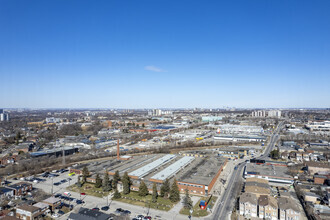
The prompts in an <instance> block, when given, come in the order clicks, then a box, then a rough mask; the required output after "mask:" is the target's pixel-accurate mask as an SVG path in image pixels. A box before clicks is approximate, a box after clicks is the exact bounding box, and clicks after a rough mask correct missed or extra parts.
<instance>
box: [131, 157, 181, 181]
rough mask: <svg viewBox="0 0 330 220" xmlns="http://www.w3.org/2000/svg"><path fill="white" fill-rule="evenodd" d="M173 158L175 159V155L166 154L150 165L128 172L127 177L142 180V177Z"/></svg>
mask: <svg viewBox="0 0 330 220" xmlns="http://www.w3.org/2000/svg"><path fill="white" fill-rule="evenodd" d="M175 157H176V155H174V154H166V155H165V156H163V157H161V158H158V159H157V160H153V161H151V162H150V163H148V164H146V165H144V166H143V167H140V168H138V169H137V170H134V171H132V172H130V173H129V174H128V175H130V176H136V177H138V178H142V177H144V176H146V175H148V174H149V173H151V172H152V171H153V170H154V169H156V168H158V167H160V166H162V165H164V164H167V163H168V162H170V161H171V160H172V159H174V158H175Z"/></svg>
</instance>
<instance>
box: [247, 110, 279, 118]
mask: <svg viewBox="0 0 330 220" xmlns="http://www.w3.org/2000/svg"><path fill="white" fill-rule="evenodd" d="M251 116H252V117H256V118H265V117H270V118H281V111H280V110H270V111H265V110H258V111H253V112H252V113H251Z"/></svg>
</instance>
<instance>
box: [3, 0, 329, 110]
mask: <svg viewBox="0 0 330 220" xmlns="http://www.w3.org/2000/svg"><path fill="white" fill-rule="evenodd" d="M329 11H330V1H329V0H316V1H304V0H296V1H294V0H290V1H288V0H230V1H229V0H228V1H219V0H217V1H216V0H214V1H209V0H195V1H191V0H189V1H186V0H175V1H174V0H173V1H172V0H139V1H137V0H132V1H125V0H120V1H119V0H118V1H110V0H105V1H92V0H90V1H84V0H79V1H78V0H77V1H75V0H47V1H45V0H40V1H34V0H31V1H25V0H20V1H17V0H1V1H0V85H1V92H0V107H4V108H15V107H32V108H85V107H87V108H88V107H93V108H156V107H169V108H173V107H183V108H189V107H211V108H214V107H223V106H232V107H279V108H288V107H321V108H322V107H330V85H329V83H330V13H329Z"/></svg>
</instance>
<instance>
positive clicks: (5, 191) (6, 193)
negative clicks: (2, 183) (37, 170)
mask: <svg viewBox="0 0 330 220" xmlns="http://www.w3.org/2000/svg"><path fill="white" fill-rule="evenodd" d="M13 196H14V190H13V189H10V188H7V187H0V198H1V199H2V198H5V197H7V198H9V197H13Z"/></svg>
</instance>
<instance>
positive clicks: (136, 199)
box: [114, 191, 175, 211]
mask: <svg viewBox="0 0 330 220" xmlns="http://www.w3.org/2000/svg"><path fill="white" fill-rule="evenodd" d="M121 196H122V198H120V199H114V200H116V201H120V202H125V203H128V204H132V205H138V206H143V207H150V208H153V209H158V210H163V211H169V210H170V209H171V208H172V207H173V206H174V205H175V203H172V202H171V201H170V200H169V199H164V198H161V197H158V198H157V202H156V203H153V202H152V195H147V196H146V197H141V196H139V195H138V192H136V191H131V193H130V194H128V195H123V194H121ZM124 197H126V198H124Z"/></svg>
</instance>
